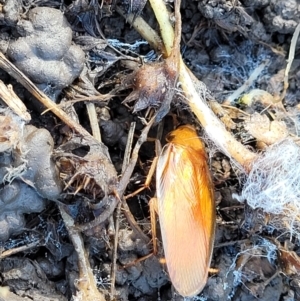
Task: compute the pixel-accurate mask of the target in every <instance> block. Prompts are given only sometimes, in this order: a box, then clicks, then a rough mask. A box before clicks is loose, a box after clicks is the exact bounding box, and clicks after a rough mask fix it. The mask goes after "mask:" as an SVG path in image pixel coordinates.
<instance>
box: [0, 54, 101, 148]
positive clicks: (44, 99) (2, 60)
mask: <svg viewBox="0 0 300 301" xmlns="http://www.w3.org/2000/svg"><path fill="white" fill-rule="evenodd" d="M0 68H1V69H3V70H4V71H6V72H7V73H8V74H9V75H11V76H12V77H13V78H15V79H16V80H17V81H18V82H19V83H21V84H22V85H23V86H24V87H25V88H26V89H27V90H28V91H29V92H30V93H31V94H32V95H33V96H34V97H36V98H37V99H38V100H39V101H40V102H41V103H42V104H43V105H44V106H45V107H46V108H48V109H49V110H51V111H52V112H53V113H54V114H55V115H56V116H57V117H59V118H60V119H61V120H62V121H63V122H64V123H65V124H67V125H68V126H69V127H70V128H71V129H73V130H74V131H75V132H77V133H78V134H80V135H82V136H83V137H85V138H86V139H90V140H92V141H97V140H96V139H95V138H93V137H92V136H91V134H90V133H89V132H88V131H86V130H85V129H84V128H83V127H82V126H81V125H80V124H78V123H77V122H75V121H74V120H72V118H71V117H69V116H68V115H67V114H66V113H65V112H64V111H63V110H61V109H60V108H59V107H58V106H57V105H56V104H55V103H54V102H53V101H52V100H51V99H50V98H49V97H48V96H47V95H46V94H44V93H43V92H41V91H40V90H39V89H38V88H37V87H36V86H35V85H34V83H33V82H32V81H31V80H30V79H29V78H28V77H27V76H25V75H24V74H23V73H22V72H21V71H20V70H19V69H18V68H16V67H15V66H14V65H13V64H12V63H11V62H10V61H9V60H8V59H7V58H6V57H5V55H4V54H3V53H2V52H0ZM96 143H99V142H96Z"/></svg>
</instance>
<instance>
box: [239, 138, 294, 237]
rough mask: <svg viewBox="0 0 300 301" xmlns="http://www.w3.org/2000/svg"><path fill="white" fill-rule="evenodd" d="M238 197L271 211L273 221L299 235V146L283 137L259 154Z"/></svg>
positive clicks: (252, 205)
mask: <svg viewBox="0 0 300 301" xmlns="http://www.w3.org/2000/svg"><path fill="white" fill-rule="evenodd" d="M239 200H247V203H248V204H249V205H250V206H251V207H252V208H254V209H255V208H262V209H263V210H264V211H265V212H267V213H270V214H272V218H271V221H270V224H271V225H273V226H274V227H276V228H277V229H279V230H285V231H289V232H290V233H291V234H292V235H296V236H298V238H300V148H299V147H298V145H297V144H295V143H294V142H293V141H292V140H289V139H287V140H284V141H282V142H280V143H278V144H276V145H273V146H272V147H269V149H268V150H267V151H266V152H265V154H264V155H262V156H260V158H259V159H258V160H256V161H255V162H254V164H253V166H252V170H251V172H250V174H249V176H248V178H247V180H246V182H245V183H244V187H243V190H242V194H241V196H240V197H239Z"/></svg>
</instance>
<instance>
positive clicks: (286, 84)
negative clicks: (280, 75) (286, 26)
mask: <svg viewBox="0 0 300 301" xmlns="http://www.w3.org/2000/svg"><path fill="white" fill-rule="evenodd" d="M299 33H300V23H299V24H298V25H297V27H296V29H295V31H294V34H293V37H292V41H291V46H290V51H289V58H288V60H287V65H286V68H285V72H284V81H283V91H282V94H281V97H280V101H282V100H283V99H284V98H285V95H286V91H287V89H288V87H289V72H290V69H291V67H292V63H293V60H294V57H295V50H296V43H297V40H298V37H299Z"/></svg>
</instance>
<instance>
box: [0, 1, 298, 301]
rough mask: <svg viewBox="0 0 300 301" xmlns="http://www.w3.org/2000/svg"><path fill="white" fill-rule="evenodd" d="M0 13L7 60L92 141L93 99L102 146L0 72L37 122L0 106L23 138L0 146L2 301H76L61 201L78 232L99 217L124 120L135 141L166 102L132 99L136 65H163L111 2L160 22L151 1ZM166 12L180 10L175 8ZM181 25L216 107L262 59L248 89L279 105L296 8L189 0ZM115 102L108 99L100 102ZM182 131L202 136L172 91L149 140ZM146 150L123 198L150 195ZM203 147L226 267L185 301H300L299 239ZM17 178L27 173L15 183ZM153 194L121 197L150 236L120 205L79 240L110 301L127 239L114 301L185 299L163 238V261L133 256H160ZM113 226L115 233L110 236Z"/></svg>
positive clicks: (219, 256)
mask: <svg viewBox="0 0 300 301" xmlns="http://www.w3.org/2000/svg"><path fill="white" fill-rule="evenodd" d="M0 3H1V4H0V8H1V10H0V24H1V33H0V47H1V51H2V52H3V53H4V54H5V56H6V57H7V58H8V59H9V60H10V61H11V62H13V64H14V65H15V66H17V67H18V68H19V69H20V70H21V71H22V72H24V74H26V75H27V76H28V77H29V78H30V79H31V80H32V81H33V82H34V83H35V84H36V85H37V86H38V88H39V89H41V90H42V91H44V92H45V93H46V94H47V95H48V96H49V97H50V98H51V99H52V100H53V101H54V102H56V103H57V104H58V103H63V104H64V106H63V109H64V110H65V111H66V112H67V113H68V114H69V115H70V116H72V118H73V119H74V120H76V121H77V122H78V123H80V124H81V125H82V126H83V127H84V128H86V129H87V130H88V131H89V132H91V126H90V122H89V116H88V113H87V109H86V105H85V104H86V103H88V100H89V99H91V100H92V101H93V103H95V106H96V111H97V115H98V116H97V117H98V123H99V126H100V129H101V135H102V141H103V143H104V144H105V145H106V146H107V148H108V152H107V150H106V148H105V147H103V148H102V147H97V146H93V145H91V144H90V143H89V142H87V140H84V139H82V137H79V136H78V135H77V134H76V133H75V132H74V130H73V129H70V128H69V127H68V126H66V125H65V124H63V123H62V122H61V121H60V120H59V119H58V118H57V117H56V116H55V115H54V114H52V113H50V112H47V113H46V114H43V115H41V114H40V113H41V112H42V111H43V110H44V107H43V106H42V105H41V104H40V103H39V102H38V101H37V100H36V99H34V98H33V96H31V95H30V94H29V93H28V91H26V89H25V88H23V87H22V85H20V84H19V83H18V82H17V81H16V80H14V79H13V78H12V77H10V76H9V75H8V74H7V73H5V72H4V71H1V72H0V79H1V80H2V81H3V82H4V83H5V84H6V85H8V84H10V85H12V86H13V89H14V91H15V92H16V93H17V95H18V96H19V97H20V98H21V99H22V101H23V102H24V103H25V105H26V107H27V108H28V110H29V112H30V114H31V121H30V122H29V124H30V126H29V125H26V127H24V124H22V126H20V121H16V120H15V119H5V118H4V117H3V116H10V115H9V114H8V113H7V112H5V110H4V107H6V105H5V104H4V103H3V104H2V106H1V108H0V114H1V118H2V117H3V119H0V123H1V124H0V131H1V132H2V131H4V132H5V133H8V132H9V131H13V133H18V134H17V136H18V137H19V144H18V146H20V145H21V147H17V148H13V147H11V148H9V147H6V146H5V145H4V144H3V147H1V146H0V180H1V181H0V184H1V186H0V201H1V206H0V228H1V229H0V240H1V251H2V255H0V256H1V259H2V260H1V262H0V281H1V287H0V300H5V301H8V300H21V298H22V300H49V301H50V300H52V301H53V300H71V299H72V296H73V295H76V282H77V279H78V278H79V274H78V272H79V270H78V258H77V255H76V252H75V250H74V247H73V244H72V242H71V240H70V239H69V235H68V231H67V229H66V227H65V225H64V222H63V220H62V218H61V215H60V212H59V209H58V205H60V206H64V208H65V210H66V211H67V212H68V213H69V214H70V215H71V216H72V217H73V218H74V220H75V222H76V223H77V224H84V223H87V222H89V221H92V220H94V219H95V218H96V217H99V216H101V214H104V213H105V212H106V210H107V208H109V207H110V206H111V205H110V204H111V203H110V201H111V199H110V197H111V196H112V195H113V193H114V191H115V190H116V189H117V188H116V187H118V181H119V179H120V175H121V173H122V164H123V159H124V152H125V148H126V144H127V140H128V132H129V128H130V124H131V123H132V122H136V128H135V135H134V141H133V142H134V144H135V143H136V141H137V139H138V137H139V136H140V134H141V131H142V129H143V128H144V124H143V122H142V118H146V119H147V120H149V114H150V115H151V114H153V112H154V110H157V108H158V107H159V106H160V105H161V102H163V99H164V97H162V96H161V95H160V96H156V97H155V98H153V99H150V100H149V98H147V97H146V96H145V95H144V94H143V95H141V94H139V95H136V94H134V95H133V94H130V93H132V91H133V90H134V89H135V88H136V86H135V83H136V82H135V80H134V74H135V73H134V72H135V71H136V70H137V69H139V68H141V65H140V63H141V62H143V64H147V63H151V62H156V61H161V62H162V61H163V60H162V58H161V57H160V53H155V52H154V51H153V49H152V48H151V47H150V46H149V44H148V43H146V42H145V41H144V40H142V37H141V36H140V35H139V34H138V33H137V32H136V30H135V29H134V28H133V27H132V26H131V25H130V24H129V23H128V22H126V19H125V18H124V17H122V16H121V15H120V14H118V13H117V10H116V6H118V7H120V8H122V10H123V11H124V12H125V15H126V13H129V12H130V11H132V12H133V13H134V14H135V15H139V14H140V15H141V17H143V18H144V19H145V20H146V22H147V23H148V24H149V25H150V26H151V27H153V28H154V29H156V30H157V29H158V25H157V23H156V21H155V17H154V14H153V12H152V10H151V7H150V5H149V3H145V1H139V0H132V1H127V0H124V1H117V3H115V1H109V0H108V1H103V2H102V3H98V2H96V1H93V0H91V1H87V0H83V1H66V2H65V3H62V2H60V1H55V0H52V1H43V0H42V1H22V2H21V1H14V0H7V1H0ZM144 5H145V6H144ZM168 6H169V8H170V10H172V9H173V1H169V2H168ZM50 8H51V9H50ZM60 12H63V14H62V13H60ZM181 15H182V40H181V52H182V55H183V58H184V60H185V62H186V64H187V65H188V66H189V68H190V69H191V70H192V72H193V73H194V74H195V75H196V77H197V78H198V79H200V80H201V81H202V82H203V83H205V84H206V86H207V88H208V90H209V91H210V93H209V95H208V99H216V100H217V101H218V102H219V103H223V102H225V101H226V100H227V99H228V97H229V96H230V95H231V94H232V93H233V92H234V91H235V90H237V89H238V88H239V87H240V86H242V85H243V84H244V83H245V82H246V81H247V80H248V79H249V77H250V75H251V73H252V72H253V71H254V69H255V68H257V67H258V66H259V65H261V64H262V63H264V62H266V61H268V62H269V63H268V64H267V67H266V68H264V70H263V71H262V72H261V74H260V75H259V76H258V78H257V79H256V80H255V81H254V83H253V84H252V85H251V87H250V90H251V89H261V90H264V91H267V92H269V93H270V94H272V95H280V93H281V92H282V89H283V75H284V69H285V66H286V60H287V57H288V51H289V47H290V44H291V38H292V35H293V33H294V31H295V28H296V26H297V24H298V23H299V21H300V1H297V0H256V1H249V0H243V1H242V0H241V1H236V0H228V1H226V0H218V1H213V0H199V1H183V2H182V4H181ZM297 45H299V42H298V43H297ZM298 48H299V47H298V46H296V56H295V60H294V62H293V66H292V69H291V71H290V74H289V88H288V90H287V94H286V97H285V99H284V106H285V108H286V109H290V108H297V105H298V104H299V99H300V95H299V93H300V92H299V91H300V89H299V87H300V76H298V75H299V72H298V70H299V69H298V68H299V62H300V60H299V50H298ZM145 80H147V78H146V79H145ZM167 80H169V79H168V78H167ZM298 80H299V82H298ZM108 94H109V96H110V97H106V98H105V97H103V95H106V96H107V95H108ZM145 94H147V93H146V92H145ZM129 95H130V96H129ZM143 97H144V98H143ZM88 98H89V99H88ZM76 99H77V100H78V101H77V102H72V101H74V100H76ZM80 99H81V100H80ZM82 99H84V100H85V101H86V102H84V101H82ZM125 99H126V101H125V103H124V100H125ZM231 105H233V104H232V103H231ZM235 107H237V108H239V109H241V110H244V111H245V112H247V114H252V113H253V112H261V111H262V109H263V108H264V107H261V104H260V103H258V104H256V105H255V106H252V107H250V108H245V106H243V105H241V104H239V103H238V102H237V99H236V103H235ZM218 117H222V116H218ZM232 118H233V120H234V122H235V127H234V129H232V132H233V133H234V135H235V137H236V138H237V139H238V140H240V141H241V142H242V143H244V144H246V145H247V147H248V148H249V149H252V150H253V151H258V152H260V151H261V150H259V149H258V148H257V143H256V142H257V141H256V140H255V138H254V137H253V136H251V135H250V134H249V133H248V132H247V131H246V130H245V126H244V122H243V120H242V118H240V116H239V115H238V114H236V115H235V117H232ZM295 118H296V119H297V120H298V119H299V114H296V115H295ZM8 124H9V130H7V129H8V127H7V125H8ZM180 124H193V125H195V126H196V127H197V129H198V130H199V134H200V135H201V136H204V138H205V137H206V136H205V133H204V132H203V129H202V128H201V126H200V124H199V122H198V121H197V120H196V119H195V117H194V116H193V115H192V113H191V112H190V110H189V108H188V106H187V105H186V104H185V102H184V98H183V97H180V93H178V95H177V94H176V97H174V99H173V102H172V104H171V108H170V112H169V113H168V114H167V115H166V117H165V118H164V121H163V123H161V128H159V126H155V127H152V129H151V130H150V132H149V135H148V137H149V138H156V137H157V132H158V131H159V129H160V130H162V133H163V134H162V139H161V143H162V144H165V140H164V137H165V135H166V134H167V133H168V132H169V131H170V130H172V129H174V128H175V127H176V126H178V125H180ZM4 125H5V126H4ZM19 126H20V128H19ZM33 126H34V127H35V128H34V127H33ZM2 128H4V130H3V129H2ZM297 131H298V128H297V126H296V127H294V128H293V129H289V132H292V133H293V134H295V135H296V134H297ZM9 133H10V132H9ZM7 135H8V134H7ZM9 135H11V134H9ZM1 137H2V136H1ZM1 137H0V143H2V140H1ZM148 140H149V141H147V142H145V143H144V144H143V146H142V147H141V150H140V152H139V158H138V161H137V164H136V166H135V169H134V172H133V174H132V175H131V177H130V180H129V181H128V183H127V185H126V191H125V194H124V195H125V196H126V195H129V194H131V193H133V192H134V191H136V190H137V189H138V188H140V187H141V186H142V184H143V183H144V181H145V180H146V177H147V174H148V171H149V169H150V166H151V162H152V160H153V159H154V157H155V156H156V154H155V145H154V139H148ZM3 141H4V142H5V139H4V140H3ZM20 141H21V142H20ZM205 141H206V142H207V151H208V153H209V157H210V160H209V163H210V167H211V172H212V176H213V182H214V186H215V197H216V204H217V229H216V237H215V248H214V252H213V258H212V263H211V267H212V268H215V269H217V270H218V271H217V272H215V273H212V274H210V276H209V279H208V281H207V285H206V286H205V288H204V290H203V291H202V293H201V294H200V295H199V296H198V297H194V298H192V299H191V300H208V301H222V300H234V301H248V300H263V301H267V300H270V301H271V300H272V301H276V300H281V301H292V300H300V278H299V276H298V273H299V257H298V254H299V252H300V251H299V246H300V244H299V240H298V238H297V237H294V236H292V235H290V233H288V232H285V231H281V230H279V229H276V228H275V227H273V226H272V227H271V226H270V224H269V223H268V219H269V215H268V214H265V213H264V212H263V210H260V209H255V210H254V209H252V208H251V207H250V206H248V205H247V202H243V203H242V202H239V201H238V200H237V199H236V198H234V195H235V194H237V195H239V194H240V193H241V190H242V187H243V179H244V177H243V175H242V174H241V172H240V171H239V170H238V169H237V168H236V166H235V165H234V164H231V163H232V162H231V161H230V159H228V158H227V157H226V156H225V155H223V154H222V153H220V152H218V150H216V147H215V146H214V145H213V143H211V142H210V141H209V139H207V138H205ZM4 142H3V143H4ZM12 144H13V143H12ZM16 145H17V144H15V145H14V146H16ZM99 153H101V154H103V155H101V156H102V157H101V158H100V159H99V157H97V156H98V155H97V156H96V155H95V154H99ZM108 153H109V154H108ZM24 154H26V155H25V156H24ZM94 156H96V157H97V159H95V158H96V157H94ZM109 157H110V158H111V160H112V162H113V166H112V165H110V160H109V159H108V158H109ZM97 160H98V161H97ZM99 160H100V161H101V164H102V165H101V164H100V163H99V162H100V161H99ZM106 160H107V161H106ZM103 166H105V168H103ZM9 168H12V169H14V170H16V169H17V168H19V169H18V172H17V173H16V174H13V173H10V174H9V177H8V176H7V173H8V170H10V169H9ZM154 195H155V181H154V180H152V181H151V183H150V186H149V188H147V189H145V190H143V191H141V192H140V193H138V194H137V195H135V196H133V197H131V198H128V199H127V200H126V201H127V203H128V205H129V207H130V211H131V213H132V215H133V216H134V219H135V220H136V221H137V224H138V225H139V226H140V228H141V229H142V231H143V233H144V235H146V236H148V240H146V239H144V240H143V238H142V237H140V236H138V235H137V234H136V232H135V231H134V229H132V225H131V224H130V221H128V217H127V216H126V214H124V211H125V210H122V209H121V212H119V214H117V213H116V211H114V213H113V214H112V215H111V216H110V217H108V218H107V219H105V222H104V223H101V224H99V225H97V226H96V227H93V228H89V229H85V231H83V237H84V242H85V247H86V250H87V252H88V254H89V261H90V264H91V267H92V270H93V273H94V275H95V278H96V282H97V286H98V288H99V290H100V291H101V292H103V294H105V296H106V298H107V300H110V299H109V292H110V287H111V277H112V275H111V266H112V256H113V253H114V237H115V235H118V238H119V241H118V248H117V265H116V268H115V290H114V298H115V299H113V298H112V299H111V300H124V301H125V300H139V301H146V300H162V301H165V300H184V299H183V298H182V297H180V296H178V295H177V294H176V292H174V289H172V285H171V283H170V281H169V278H168V273H167V270H166V267H165V266H164V264H162V263H161V259H162V258H163V249H162V244H161V240H160V236H158V244H159V254H158V255H157V256H149V257H148V258H147V259H145V260H141V261H140V260H139V259H140V258H142V257H144V256H146V255H148V254H151V252H152V243H151V225H150V216H149V208H148V202H149V200H150V199H151V198H152V197H154ZM117 219H118V220H119V223H120V224H119V228H120V229H119V231H118V233H115V229H114V224H115V221H116V220H117ZM186 235H189V233H187V234H186ZM191 239H193V238H192V237H191ZM21 247H24V248H21ZM18 248H21V249H18ZM183 248H184V246H183ZM283 254H284V255H283ZM186 256H189V250H186ZM7 287H9V290H10V292H9V291H8V290H7Z"/></svg>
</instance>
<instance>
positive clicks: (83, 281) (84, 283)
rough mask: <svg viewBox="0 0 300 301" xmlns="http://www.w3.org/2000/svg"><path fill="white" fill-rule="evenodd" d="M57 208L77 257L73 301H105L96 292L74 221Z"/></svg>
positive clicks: (61, 209)
mask: <svg viewBox="0 0 300 301" xmlns="http://www.w3.org/2000/svg"><path fill="white" fill-rule="evenodd" d="M58 207H59V210H60V214H61V216H62V218H63V220H64V223H65V225H66V228H67V230H68V233H69V237H70V239H71V241H72V243H73V246H74V248H75V251H76V253H77V255H78V268H79V279H78V281H77V285H76V288H77V289H78V293H77V294H76V296H73V298H74V300H75V301H95V300H97V301H105V298H104V296H103V295H102V294H101V293H100V292H99V291H98V288H97V285H96V282H95V278H94V275H93V272H92V269H91V267H90V263H89V259H88V254H87V252H86V251H85V248H84V243H83V239H82V237H81V234H80V233H79V231H78V230H77V229H76V227H75V225H74V220H73V219H72V217H71V216H70V215H68V214H67V212H66V211H65V209H64V207H63V206H61V205H59V206H58Z"/></svg>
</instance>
